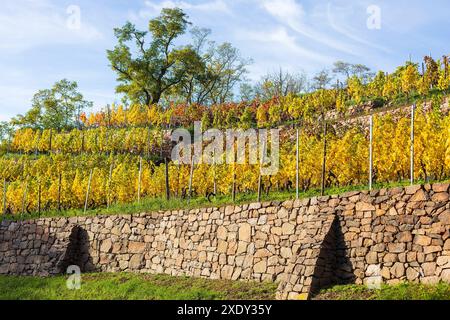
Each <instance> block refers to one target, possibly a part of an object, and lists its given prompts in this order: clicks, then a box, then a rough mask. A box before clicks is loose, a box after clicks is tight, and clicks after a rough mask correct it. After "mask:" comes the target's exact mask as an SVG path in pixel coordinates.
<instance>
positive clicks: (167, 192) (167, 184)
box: [164, 157, 170, 201]
mask: <svg viewBox="0 0 450 320" xmlns="http://www.w3.org/2000/svg"><path fill="white" fill-rule="evenodd" d="M164 163H165V166H166V170H165V180H166V200H167V201H169V200H170V184H169V160H168V159H167V157H164Z"/></svg>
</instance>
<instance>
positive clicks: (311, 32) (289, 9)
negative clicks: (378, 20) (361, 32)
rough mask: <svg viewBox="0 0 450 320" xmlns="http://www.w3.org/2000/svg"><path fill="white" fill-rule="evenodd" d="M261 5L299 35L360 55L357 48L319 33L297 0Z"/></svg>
mask: <svg viewBox="0 0 450 320" xmlns="http://www.w3.org/2000/svg"><path fill="white" fill-rule="evenodd" d="M260 3H261V6H262V7H263V8H264V9H265V10H266V11H267V12H268V13H269V14H270V15H272V16H273V17H275V18H276V19H278V20H279V22H281V23H283V24H286V25H288V26H289V27H290V28H291V29H292V30H294V31H295V32H297V33H298V34H300V35H302V36H304V37H307V38H309V39H311V40H313V41H314V42H317V43H319V44H321V45H325V46H328V47H330V48H333V49H335V50H338V51H340V52H343V53H346V54H350V55H358V48H357V47H355V46H353V45H351V44H349V43H345V42H343V41H338V40H336V39H335V38H334V37H330V36H328V35H326V34H325V33H323V32H320V31H318V28H317V23H316V24H314V22H315V21H312V22H308V21H306V20H307V15H306V14H305V10H304V8H303V6H302V5H301V4H299V3H298V2H296V1H295V0H260ZM319 23H320V24H321V25H322V26H323V21H319Z"/></svg>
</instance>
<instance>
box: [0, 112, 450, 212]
mask: <svg viewBox="0 0 450 320" xmlns="http://www.w3.org/2000/svg"><path fill="white" fill-rule="evenodd" d="M287 107H289V106H287ZM449 128H450V115H445V116H444V115H442V114H439V113H437V112H428V113H425V112H422V111H421V110H420V109H419V110H417V114H416V119H415V144H414V149H415V152H416V156H415V173H416V176H415V178H416V179H419V178H420V179H425V180H426V179H432V180H439V179H444V178H448V177H450V129H449ZM96 130H98V131H97V132H96V136H97V139H95V140H93V141H92V140H91V137H92V136H93V135H92V132H95V130H93V131H92V132H91V131H85V132H84V134H85V148H86V149H85V150H89V151H92V153H88V152H87V151H85V153H80V154H78V153H76V152H79V149H77V148H79V143H77V142H76V141H78V140H77V139H78V138H79V135H80V134H81V133H79V132H75V131H74V132H69V133H67V134H65V135H64V138H62V137H61V138H59V137H58V135H54V137H55V140H54V141H55V142H54V143H55V145H58V146H59V147H57V149H56V150H58V152H55V151H54V152H53V153H51V154H46V155H45V154H42V155H40V154H34V153H33V151H35V149H34V148H30V147H27V146H29V145H28V144H27V141H26V140H27V139H28V141H32V142H33V143H38V141H41V140H42V137H43V136H45V137H48V136H49V135H50V133H48V132H46V131H44V132H33V131H32V130H23V131H21V134H20V135H17V137H16V139H15V141H14V143H15V145H16V148H19V149H20V150H22V152H25V153H26V152H29V153H30V154H23V155H18V154H17V153H15V154H7V155H4V156H3V157H0V179H1V182H2V183H1V185H0V199H1V200H2V199H3V198H4V197H3V193H4V186H3V182H6V186H7V188H6V197H5V199H6V204H5V205H6V209H7V212H10V213H13V214H17V213H21V212H35V211H36V210H37V209H38V204H39V203H38V202H39V198H40V199H41V200H40V205H41V209H42V210H55V209H58V208H60V209H72V208H83V207H84V202H85V199H86V190H87V187H88V181H89V176H90V172H91V170H92V181H91V189H90V193H89V198H88V206H89V207H90V208H94V207H103V206H106V205H107V204H108V203H109V204H112V203H130V202H134V201H136V200H137V197H138V189H139V163H140V157H139V155H138V154H139V153H142V154H143V155H146V149H145V147H144V146H145V140H146V139H145V138H146V136H145V135H144V133H145V132H147V131H146V130H141V129H136V130H131V129H106V128H101V129H100V128H99V129H96ZM106 133H108V139H106ZM116 136H117V137H116ZM143 136H144V138H143ZM71 137H77V138H71ZM118 137H120V138H118ZM58 139H61V140H60V142H56V141H58ZM64 139H67V140H64ZM71 139H72V140H71ZM155 139H156V138H155ZM63 140H64V141H65V142H62V141H63ZM107 140H108V141H109V143H111V141H119V140H123V141H121V143H122V144H121V147H116V146H114V143H111V144H108V143H107V142H106V141H107ZM68 141H72V143H74V145H72V143H70V142H68ZM139 143H141V144H139ZM135 144H136V145H137V146H136V145H135ZM295 145H296V143H295V131H294V130H292V129H289V128H285V129H283V131H282V139H281V146H280V148H281V150H280V169H279V171H278V173H277V175H275V176H271V177H264V178H263V186H264V189H265V190H269V191H283V190H293V188H294V187H295V174H296V149H295ZM95 146H96V147H95ZM140 146H141V147H140ZM327 146H328V147H327V159H326V161H327V164H326V176H325V178H326V185H327V187H330V186H349V185H361V184H366V183H367V181H368V172H369V136H368V128H367V125H366V124H363V125H356V126H352V127H350V128H341V127H340V126H331V128H330V130H329V131H328V135H327ZM373 147H374V178H375V180H376V181H377V182H393V181H399V180H404V179H408V178H409V168H410V119H409V118H408V117H407V116H402V117H397V118H394V117H393V116H392V115H386V116H377V117H375V121H374V146H373ZM55 148H56V147H55ZM121 148H125V149H126V150H134V152H135V154H132V153H130V152H129V153H124V154H123V153H120V152H118V151H119V150H123V149H121ZM52 150H55V149H53V147H52ZM107 150H109V151H116V153H113V152H112V153H111V154H110V155H107V153H102V152H99V153H95V152H94V151H96V152H98V151H107ZM75 151H76V152H75ZM73 152H75V153H73ZM322 153H323V137H322V135H321V134H313V133H311V132H308V131H307V130H302V131H301V134H300V148H299V156H300V159H299V175H300V187H301V189H302V190H308V189H310V188H317V187H319V186H320V184H321V170H322ZM247 160H248V159H247ZM142 163H143V166H142V173H141V179H140V180H141V188H140V190H141V198H144V197H163V196H164V195H165V165H164V163H162V164H157V163H153V162H152V161H150V160H149V159H148V158H147V157H144V158H143V161H142ZM194 169H195V170H194V175H193V181H192V190H193V192H194V194H195V195H197V196H202V197H204V196H206V195H207V194H209V193H211V192H213V190H214V182H215V183H216V190H217V193H219V194H226V195H230V194H231V192H232V185H233V177H234V174H236V188H237V191H238V192H239V193H247V192H256V191H257V186H258V177H259V166H258V165H250V164H248V163H246V164H242V165H236V166H234V165H228V164H220V165H215V166H212V165H207V164H197V165H195V168H194ZM189 176H190V166H189V165H177V164H176V163H173V162H170V163H169V185H170V192H171V195H172V196H175V197H183V196H184V197H185V196H186V195H187V194H188V188H189ZM39 190H40V191H39Z"/></svg>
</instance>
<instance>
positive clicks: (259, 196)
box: [258, 141, 266, 202]
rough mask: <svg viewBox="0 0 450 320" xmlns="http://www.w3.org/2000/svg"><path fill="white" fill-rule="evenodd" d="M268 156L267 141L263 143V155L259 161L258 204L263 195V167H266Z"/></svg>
mask: <svg viewBox="0 0 450 320" xmlns="http://www.w3.org/2000/svg"><path fill="white" fill-rule="evenodd" d="M265 154H266V141H263V145H262V154H261V155H260V159H259V177H258V202H261V194H262V167H263V165H264V156H265Z"/></svg>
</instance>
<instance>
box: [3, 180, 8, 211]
mask: <svg viewBox="0 0 450 320" xmlns="http://www.w3.org/2000/svg"><path fill="white" fill-rule="evenodd" d="M7 190H8V182H7V181H6V178H5V179H3V199H2V208H3V214H6V192H7Z"/></svg>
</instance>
